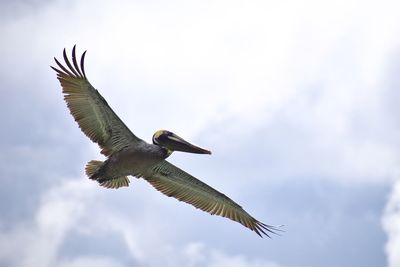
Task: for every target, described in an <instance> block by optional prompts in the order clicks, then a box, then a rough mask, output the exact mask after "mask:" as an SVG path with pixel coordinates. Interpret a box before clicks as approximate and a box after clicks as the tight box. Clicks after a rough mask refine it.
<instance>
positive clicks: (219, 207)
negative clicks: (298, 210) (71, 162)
mask: <svg viewBox="0 0 400 267" xmlns="http://www.w3.org/2000/svg"><path fill="white" fill-rule="evenodd" d="M85 55H86V51H85V52H84V53H83V54H82V56H81V59H80V65H78V61H77V58H76V54H75V46H74V47H73V49H72V64H71V61H70V60H69V59H68V57H67V54H66V51H65V49H64V51H63V58H64V61H65V65H66V66H65V65H63V64H61V63H60V62H59V61H58V60H57V59H56V58H54V60H55V62H56V64H57V66H58V67H59V68H55V67H53V66H51V68H52V69H53V70H55V71H56V72H57V79H58V80H59V81H60V83H61V87H62V92H63V94H64V100H65V101H66V103H67V106H68V108H69V110H70V113H71V115H72V116H73V117H74V119H75V121H76V122H77V123H78V125H79V128H80V129H81V130H82V132H83V133H84V134H85V135H86V136H87V137H89V138H90V139H91V140H92V141H93V142H95V143H97V144H98V145H99V147H100V148H101V153H102V154H103V155H104V156H106V157H107V159H106V160H105V161H99V160H91V161H89V162H88V163H87V165H86V167H85V172H86V175H87V176H88V177H89V178H90V179H92V180H95V181H97V182H98V183H99V184H100V185H101V186H103V187H105V188H115V189H116V188H120V187H124V186H129V182H130V181H129V179H128V176H129V175H131V176H134V177H136V178H143V179H144V180H146V181H147V182H149V183H150V184H151V185H152V186H153V187H154V188H156V189H157V190H158V191H160V192H161V193H163V194H165V195H167V196H169V197H174V198H176V199H178V200H179V201H183V202H186V203H188V204H190V205H192V206H194V207H196V208H198V209H201V210H203V211H205V212H208V213H210V214H212V215H213V214H216V215H220V216H222V217H226V218H229V219H231V220H233V221H236V222H238V223H240V224H242V225H243V226H245V227H247V228H249V229H250V230H252V231H254V232H255V233H257V234H258V235H259V236H261V237H262V236H263V235H265V236H268V237H270V235H269V234H270V233H275V234H276V230H278V231H279V230H280V229H278V228H277V227H275V226H271V225H267V224H264V223H262V222H260V221H258V220H256V219H255V218H254V217H252V216H251V215H250V214H249V213H247V212H246V211H245V210H244V209H243V208H242V207H241V206H240V205H238V204H237V203H236V202H234V201H233V200H232V199H230V198H229V197H227V196H226V195H224V194H223V193H220V192H219V191H217V190H215V189H214V188H212V187H210V186H208V185H207V184H205V183H203V182H201V181H200V180H198V179H197V178H195V177H193V176H192V175H190V174H188V173H187V172H185V171H183V170H181V169H179V168H178V167H176V166H175V165H173V164H171V163H169V162H168V161H166V160H165V159H166V158H168V157H169V156H170V155H171V154H172V152H174V151H182V152H188V153H197V154H211V152H210V151H209V150H207V149H203V148H200V147H198V146H195V145H193V144H191V143H189V142H187V141H185V140H184V139H183V138H181V137H179V136H178V135H176V134H174V133H172V132H170V131H167V130H159V131H157V132H156V133H155V134H154V135H153V138H152V141H153V143H152V144H149V143H147V142H145V141H143V140H142V139H140V138H138V137H137V136H136V135H134V134H133V133H132V132H131V131H130V130H129V129H128V127H127V126H126V125H125V124H124V122H123V121H122V120H121V119H120V118H119V117H118V116H117V114H115V113H114V111H113V110H112V109H111V107H110V106H109V105H108V104H107V101H106V100H105V99H104V98H103V97H102V96H101V95H100V93H99V91H97V90H96V89H95V88H94V87H93V86H92V85H91V84H90V82H89V80H88V79H87V77H86V73H85V68H84V61H85Z"/></svg>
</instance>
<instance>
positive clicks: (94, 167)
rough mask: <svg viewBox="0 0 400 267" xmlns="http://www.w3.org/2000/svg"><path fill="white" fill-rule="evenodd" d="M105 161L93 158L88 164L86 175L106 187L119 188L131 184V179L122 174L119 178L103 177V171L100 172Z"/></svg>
mask: <svg viewBox="0 0 400 267" xmlns="http://www.w3.org/2000/svg"><path fill="white" fill-rule="evenodd" d="M103 163H104V162H103V161H100V160H91V161H89V162H88V163H87V164H86V167H85V172H86V175H87V176H88V177H89V178H90V179H92V180H96V181H97V182H99V184H100V185H101V186H103V187H105V188H114V189H117V188H119V187H123V186H129V179H128V177H126V176H121V177H117V178H112V179H110V178H107V177H103V176H102V175H101V173H99V170H100V168H101V167H102V166H103Z"/></svg>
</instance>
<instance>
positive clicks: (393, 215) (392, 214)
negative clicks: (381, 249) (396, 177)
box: [382, 181, 400, 267]
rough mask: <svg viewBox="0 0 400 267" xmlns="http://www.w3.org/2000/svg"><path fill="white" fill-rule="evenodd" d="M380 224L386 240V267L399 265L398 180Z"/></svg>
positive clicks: (399, 206) (399, 185)
mask: <svg viewBox="0 0 400 267" xmlns="http://www.w3.org/2000/svg"><path fill="white" fill-rule="evenodd" d="M382 224H383V228H384V229H385V232H386V234H387V237H388V240H387V242H386V246H385V252H386V255H387V263H388V267H398V266H400V254H399V251H400V228H399V225H400V181H397V182H395V183H394V185H393V189H392V192H391V193H390V196H389V199H388V202H387V204H386V207H385V211H384V214H383V217H382Z"/></svg>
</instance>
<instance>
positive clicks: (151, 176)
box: [143, 160, 280, 237]
mask: <svg viewBox="0 0 400 267" xmlns="http://www.w3.org/2000/svg"><path fill="white" fill-rule="evenodd" d="M143 178H144V179H145V180H147V181H148V182H149V183H150V184H151V185H152V186H154V187H155V188H156V189H157V190H158V191H160V192H162V193H163V194H165V195H167V196H169V197H174V198H176V199H178V200H180V201H183V202H186V203H188V204H191V205H193V206H194V207H196V208H198V209H201V210H203V211H206V212H208V213H210V214H216V215H220V216H223V217H226V218H229V219H231V220H233V221H236V222H239V223H241V224H242V225H244V226H245V227H247V228H249V229H251V230H252V231H255V232H256V233H257V234H258V235H259V236H262V235H263V234H264V235H266V236H268V237H269V234H268V233H276V231H280V229H277V228H276V227H274V226H271V225H266V224H264V223H262V222H260V221H258V220H256V219H255V218H253V217H252V216H251V215H250V214H248V213H247V212H246V211H245V210H244V209H243V208H242V207H241V206H239V205H238V204H237V203H235V202H234V201H233V200H231V199H230V198H229V197H227V196H226V195H224V194H222V193H220V192H218V191H217V190H215V189H213V188H212V187H210V186H208V185H207V184H205V183H203V182H201V181H200V180H198V179H196V178H195V177H193V176H191V175H190V174H188V173H186V172H185V171H183V170H181V169H179V168H178V167H176V166H174V165H172V164H171V163H169V162H167V161H165V160H164V161H162V162H161V163H159V164H158V165H157V166H155V167H154V168H153V169H152V171H151V172H149V173H147V174H145V175H143Z"/></svg>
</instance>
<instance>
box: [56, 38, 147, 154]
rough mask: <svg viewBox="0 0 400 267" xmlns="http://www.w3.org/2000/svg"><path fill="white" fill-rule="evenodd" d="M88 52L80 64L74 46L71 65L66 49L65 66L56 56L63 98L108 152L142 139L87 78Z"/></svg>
mask: <svg viewBox="0 0 400 267" xmlns="http://www.w3.org/2000/svg"><path fill="white" fill-rule="evenodd" d="M85 54H86V51H85V52H84V53H83V54H82V57H81V60H80V66H79V65H78V62H77V59H76V54H75V46H74V48H73V50H72V63H73V65H72V64H71V62H70V61H69V59H68V57H67V55H66V52H65V49H64V53H63V57H64V61H65V64H66V66H64V65H62V64H61V63H60V62H59V61H58V60H57V59H56V58H54V59H55V61H56V63H57V65H58V67H59V69H58V68H54V67H51V68H52V69H53V70H55V71H56V72H57V78H58V80H59V81H60V83H61V86H62V89H63V93H64V99H65V101H66V102H67V106H68V108H69V110H70V112H71V114H72V116H73V117H74V119H75V121H76V122H77V123H78V124H79V127H80V128H81V130H82V131H83V132H84V133H85V134H86V135H87V136H88V137H89V138H90V139H91V140H92V141H93V142H96V143H98V144H99V146H100V147H101V148H102V151H101V153H103V154H104V155H106V156H109V155H111V154H112V153H114V152H116V151H119V150H121V149H122V148H124V147H126V146H128V145H129V144H132V143H134V142H138V141H141V140H140V139H139V138H137V137H136V136H135V135H134V134H133V133H132V132H131V131H130V130H129V129H128V127H126V125H125V124H124V123H123V122H122V120H121V119H120V118H119V117H118V116H117V115H116V114H115V113H114V111H113V110H112V109H111V108H110V106H109V105H108V104H107V102H106V100H105V99H104V98H103V97H102V96H101V95H100V93H99V92H98V91H97V90H96V89H95V88H94V87H93V86H92V85H91V84H90V83H89V81H88V80H87V78H86V74H85V69H84V60H85Z"/></svg>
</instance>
